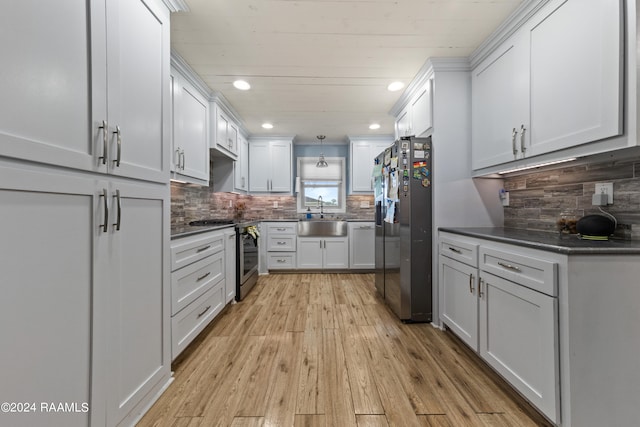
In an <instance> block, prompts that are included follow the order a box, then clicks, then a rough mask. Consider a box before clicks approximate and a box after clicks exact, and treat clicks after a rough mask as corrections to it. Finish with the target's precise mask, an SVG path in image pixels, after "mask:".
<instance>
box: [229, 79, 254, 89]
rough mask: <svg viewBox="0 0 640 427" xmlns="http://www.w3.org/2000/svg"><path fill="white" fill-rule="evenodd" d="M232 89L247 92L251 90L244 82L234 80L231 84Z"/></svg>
mask: <svg viewBox="0 0 640 427" xmlns="http://www.w3.org/2000/svg"><path fill="white" fill-rule="evenodd" d="M233 87H235V88H236V89H239V90H249V89H251V85H250V84H249V83H247V82H245V81H244V80H236V81H235V82H233Z"/></svg>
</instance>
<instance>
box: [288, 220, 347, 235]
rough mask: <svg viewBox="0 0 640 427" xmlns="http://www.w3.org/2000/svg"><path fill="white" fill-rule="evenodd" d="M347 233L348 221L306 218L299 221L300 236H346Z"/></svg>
mask: <svg viewBox="0 0 640 427" xmlns="http://www.w3.org/2000/svg"><path fill="white" fill-rule="evenodd" d="M346 235H347V221H339V220H338V221H336V220H327V219H321V220H305V221H299V222H298V236H300V237H344V236H346Z"/></svg>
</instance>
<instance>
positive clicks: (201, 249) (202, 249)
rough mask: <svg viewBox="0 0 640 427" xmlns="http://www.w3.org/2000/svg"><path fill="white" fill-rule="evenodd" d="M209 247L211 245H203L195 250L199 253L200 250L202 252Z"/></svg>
mask: <svg viewBox="0 0 640 427" xmlns="http://www.w3.org/2000/svg"><path fill="white" fill-rule="evenodd" d="M210 247H211V245H208V246H205V247H204V248H200V249H198V250H197V252H198V253H200V252H204V251H206V250H207V249H209V248H210Z"/></svg>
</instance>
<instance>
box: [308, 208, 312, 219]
mask: <svg viewBox="0 0 640 427" xmlns="http://www.w3.org/2000/svg"><path fill="white" fill-rule="evenodd" d="M307 219H311V208H310V207H308V206H307Z"/></svg>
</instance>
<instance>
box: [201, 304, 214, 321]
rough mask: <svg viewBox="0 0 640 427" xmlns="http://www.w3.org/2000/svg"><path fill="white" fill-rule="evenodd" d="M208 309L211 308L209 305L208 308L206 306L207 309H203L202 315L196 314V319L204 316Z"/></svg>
mask: <svg viewBox="0 0 640 427" xmlns="http://www.w3.org/2000/svg"><path fill="white" fill-rule="evenodd" d="M210 308H211V306H210V305H209V306H207V308H205V309H204V311H203V312H202V313H200V314H198V319H199V318H201V317H202V316H204V314H205V313H206V312H207V311H209V309H210Z"/></svg>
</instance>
